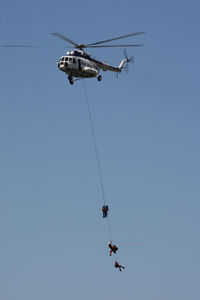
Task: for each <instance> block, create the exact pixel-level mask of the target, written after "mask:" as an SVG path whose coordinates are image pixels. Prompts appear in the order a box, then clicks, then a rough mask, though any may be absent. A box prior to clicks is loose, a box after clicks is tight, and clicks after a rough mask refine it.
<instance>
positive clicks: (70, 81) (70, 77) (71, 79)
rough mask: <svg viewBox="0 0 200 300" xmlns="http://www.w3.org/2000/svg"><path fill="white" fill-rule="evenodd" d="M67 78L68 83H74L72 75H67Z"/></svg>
mask: <svg viewBox="0 0 200 300" xmlns="http://www.w3.org/2000/svg"><path fill="white" fill-rule="evenodd" d="M68 79H69V83H70V84H74V80H73V77H72V76H71V75H69V76H68Z"/></svg>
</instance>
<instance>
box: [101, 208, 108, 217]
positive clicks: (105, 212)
mask: <svg viewBox="0 0 200 300" xmlns="http://www.w3.org/2000/svg"><path fill="white" fill-rule="evenodd" d="M108 210H109V208H108V205H104V206H103V207H102V212H103V218H106V217H107V216H108Z"/></svg>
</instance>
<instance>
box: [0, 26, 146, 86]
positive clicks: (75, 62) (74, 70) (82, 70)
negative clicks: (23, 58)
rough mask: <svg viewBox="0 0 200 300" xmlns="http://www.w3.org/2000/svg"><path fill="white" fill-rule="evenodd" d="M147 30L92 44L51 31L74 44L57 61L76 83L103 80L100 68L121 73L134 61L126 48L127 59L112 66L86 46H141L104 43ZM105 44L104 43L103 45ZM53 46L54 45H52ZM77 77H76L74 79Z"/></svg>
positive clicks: (70, 81) (71, 81) (27, 46)
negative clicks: (83, 79)
mask: <svg viewBox="0 0 200 300" xmlns="http://www.w3.org/2000/svg"><path fill="white" fill-rule="evenodd" d="M143 33H145V32H143V31H138V32H134V33H130V34H126V35H122V36H118V37H114V38H110V39H107V40H103V41H99V42H95V43H90V44H82V43H81V44H77V43H75V42H74V41H72V40H71V39H69V38H68V37H66V36H65V35H63V34H61V33H58V32H54V33H51V34H52V35H54V36H56V37H57V38H60V39H62V40H64V41H66V42H68V43H70V44H72V45H73V46H72V47H67V48H73V50H72V51H67V52H66V54H65V55H63V56H61V57H60V58H59V60H58V62H57V66H58V69H59V70H60V71H62V72H64V73H65V74H66V75H67V76H68V80H69V83H70V84H74V81H76V80H79V79H82V78H94V77H96V78H97V80H98V81H101V80H102V75H100V74H99V73H100V70H102V71H112V72H116V73H120V72H121V71H122V70H123V68H125V66H124V65H125V64H127V67H128V63H129V62H132V63H133V57H130V58H129V57H128V55H127V52H126V49H124V56H125V59H123V60H122V61H121V62H120V64H119V66H118V67H115V66H112V65H109V64H107V63H106V62H102V61H99V60H96V59H95V58H92V57H91V55H90V54H89V53H87V52H85V51H84V50H83V49H85V48H103V47H107V48H108V47H141V46H143V44H127V45H121V44H120V45H104V43H108V42H110V41H114V40H119V39H124V38H128V37H131V36H136V35H140V34H143ZM102 44H103V45H102ZM2 47H18V48H19V47H25V48H29V47H33V48H49V47H45V46H44V47H43V46H29V45H3V46H2ZM50 48H52V47H50ZM74 78H75V79H74Z"/></svg>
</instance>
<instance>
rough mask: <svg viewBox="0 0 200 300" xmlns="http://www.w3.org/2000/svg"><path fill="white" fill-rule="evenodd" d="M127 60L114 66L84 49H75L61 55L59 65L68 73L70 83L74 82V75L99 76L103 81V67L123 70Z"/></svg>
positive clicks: (81, 76) (117, 70)
mask: <svg viewBox="0 0 200 300" xmlns="http://www.w3.org/2000/svg"><path fill="white" fill-rule="evenodd" d="M125 62H126V60H122V62H121V63H120V65H119V67H114V66H111V65H108V64H107V63H105V62H101V61H98V60H96V59H94V58H92V57H91V56H90V55H89V54H88V53H86V52H84V51H82V50H73V51H70V52H67V53H66V55H65V56H62V57H60V59H59V61H58V63H57V65H58V69H59V70H60V71H62V72H64V73H66V74H67V75H68V78H69V80H70V81H71V82H70V83H73V77H80V78H92V77H97V78H98V80H99V81H101V78H102V77H101V75H99V72H100V70H101V69H102V70H103V71H107V70H109V71H113V72H121V70H122V68H123V65H124V63H125Z"/></svg>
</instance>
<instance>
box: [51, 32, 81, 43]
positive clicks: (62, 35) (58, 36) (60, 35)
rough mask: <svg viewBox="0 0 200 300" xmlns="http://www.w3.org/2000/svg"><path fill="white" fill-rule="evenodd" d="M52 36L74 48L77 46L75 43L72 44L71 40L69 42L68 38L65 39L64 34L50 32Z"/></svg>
mask: <svg viewBox="0 0 200 300" xmlns="http://www.w3.org/2000/svg"><path fill="white" fill-rule="evenodd" d="M51 34H52V35H55V36H56V37H57V38H59V39H62V40H64V41H67V42H69V43H71V44H72V45H74V46H77V45H78V44H76V43H75V42H73V41H72V40H70V39H69V38H67V37H66V36H65V35H64V34H61V33H59V32H52V33H51Z"/></svg>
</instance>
